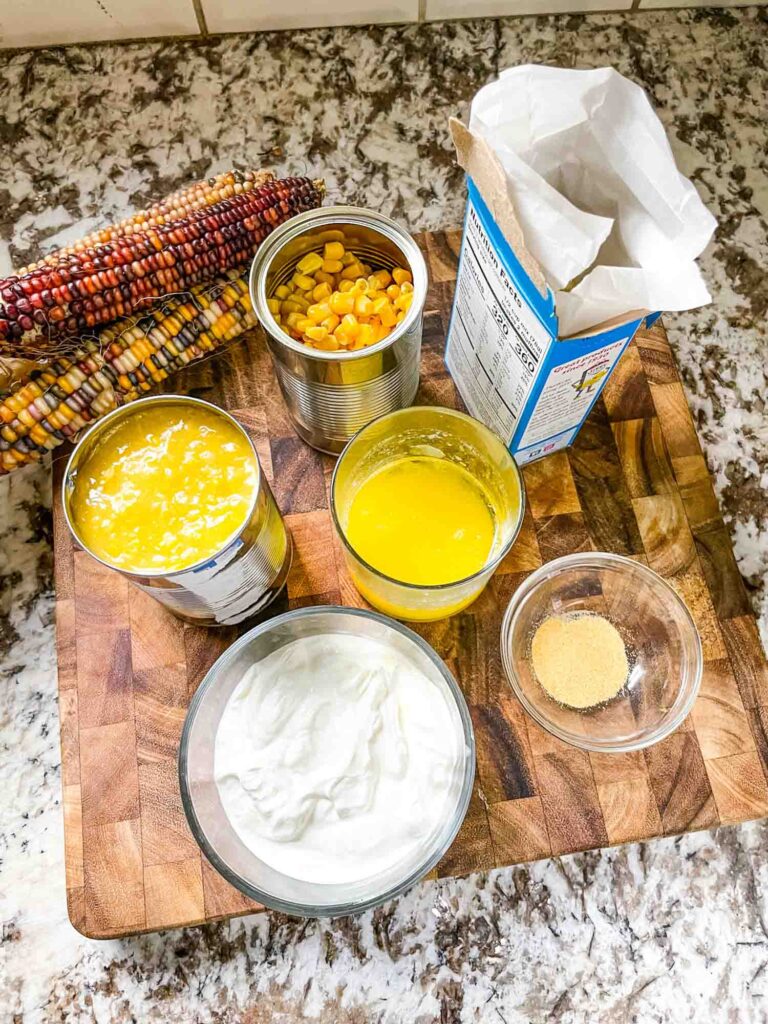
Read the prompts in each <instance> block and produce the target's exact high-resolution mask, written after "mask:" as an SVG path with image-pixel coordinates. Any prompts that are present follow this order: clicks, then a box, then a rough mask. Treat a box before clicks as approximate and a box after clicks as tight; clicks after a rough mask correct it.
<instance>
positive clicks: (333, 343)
mask: <svg viewBox="0 0 768 1024" xmlns="http://www.w3.org/2000/svg"><path fill="white" fill-rule="evenodd" d="M315 348H319V349H320V350H321V351H323V352H338V350H339V349H340V348H341V345H340V344H339V342H338V340H337V339H336V338H334V336H333V335H332V334H329V335H328V337H327V338H321V339H320V340H319V341H316V342H315Z"/></svg>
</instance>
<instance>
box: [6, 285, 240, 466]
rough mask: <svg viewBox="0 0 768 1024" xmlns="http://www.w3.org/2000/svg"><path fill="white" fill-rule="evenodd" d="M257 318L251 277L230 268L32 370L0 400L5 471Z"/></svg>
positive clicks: (218, 345) (53, 445) (135, 395)
mask: <svg viewBox="0 0 768 1024" xmlns="http://www.w3.org/2000/svg"><path fill="white" fill-rule="evenodd" d="M255 323H256V315H255V313H254V312H253V308H252V306H251V301H250V296H249V293H248V284H247V279H246V277H245V275H238V274H237V273H236V272H234V271H232V272H230V273H229V274H227V275H225V276H221V277H219V278H217V279H216V280H215V281H214V282H209V283H207V284H205V285H198V286H197V287H195V288H193V289H192V290H191V292H190V293H189V294H188V295H187V296H186V297H181V298H176V299H173V300H170V301H168V302H166V303H165V304H164V305H163V306H162V307H161V308H158V309H156V310H154V311H153V312H152V313H150V314H147V315H145V316H142V317H138V318H136V319H134V320H123V321H120V322H118V323H116V324H114V325H112V326H110V327H107V328H105V329H104V330H102V331H101V333H100V334H99V337H98V341H97V340H88V341H85V342H84V343H82V344H81V345H80V347H79V348H78V349H77V350H76V351H75V352H73V353H72V354H71V355H67V356H61V357H59V358H56V359H54V360H53V361H52V362H51V363H50V364H49V365H47V366H45V367H42V368H40V369H38V370H35V371H33V373H32V374H30V377H29V379H28V380H27V382H26V383H25V384H24V385H23V386H22V387H20V388H19V389H18V390H16V391H14V392H13V393H12V394H10V395H7V396H6V397H5V399H4V400H3V401H2V402H0V475H4V474H6V473H9V472H10V471H11V470H12V469H14V468H15V467H17V466H21V465H24V464H25V463H28V462H36V461H38V460H39V459H40V458H41V456H42V455H44V454H45V452H47V451H50V450H51V449H53V448H56V447H58V445H60V444H62V443H63V442H64V441H67V440H72V439H74V438H75V436H76V435H77V433H78V432H79V431H80V430H82V429H83V428H84V427H87V426H88V425H89V424H90V423H92V422H93V421H94V420H97V419H99V418H100V417H101V416H104V415H106V413H108V412H110V411H111V410H112V409H114V408H116V407H117V406H118V405H124V404H125V403H126V402H130V401H132V400H133V399H135V398H138V396H139V395H140V394H141V393H142V392H143V391H148V390H149V388H151V387H152V386H153V385H154V384H157V383H159V382H160V381H162V380H165V378H166V377H168V376H169V374H171V373H172V372H173V371H174V370H177V369H180V368H181V367H182V366H186V365H187V364H188V363H191V362H193V361H194V360H196V359H199V358H200V357H201V356H204V355H205V354H208V353H211V352H213V351H215V350H216V349H218V348H221V346H222V345H224V344H225V343H227V342H230V341H233V340H235V339H236V338H237V337H239V336H240V335H241V334H242V333H243V332H244V331H245V330H247V329H248V328H249V327H252V326H254V324H255Z"/></svg>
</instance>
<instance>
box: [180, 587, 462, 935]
mask: <svg viewBox="0 0 768 1024" xmlns="http://www.w3.org/2000/svg"><path fill="white" fill-rule="evenodd" d="M474 772H475V741H474V735H473V731H472V723H471V720H470V717H469V712H468V709H467V705H466V702H465V700H464V697H463V695H462V693H461V690H460V689H459V687H458V684H457V683H456V681H455V679H454V678H453V676H452V675H451V673H450V672H449V671H448V669H447V667H446V666H445V664H444V663H443V662H442V661H441V660H440V658H439V657H438V656H437V654H435V652H434V651H433V650H432V648H431V647H430V646H429V645H428V644H427V643H425V641H424V640H422V639H421V637H419V636H417V634H415V633H413V632H412V631H411V630H409V629H407V628H406V627H405V626H402V625H401V624H400V623H397V622H394V621H392V620H390V619H387V618H385V617H384V616H383V615H379V614H377V613H375V612H369V611H365V610H360V609H352V608H340V607H333V606H317V607H311V608H300V609H296V610H294V611H290V612H287V613H286V614H285V615H280V616H278V617H277V618H274V619H271V620H269V621H268V622H265V623H263V624H261V625H258V626H256V627H255V628H254V629H252V630H250V631H249V632H248V633H246V634H245V635H244V636H242V637H241V638H240V639H239V640H237V641H236V642H235V643H234V644H233V645H232V646H231V647H230V648H228V650H227V651H225V652H224V654H223V655H222V656H221V657H220V658H219V659H218V661H216V663H215V664H214V665H213V667H212V668H211V669H210V671H209V672H208V674H207V675H206V677H205V678H204V680H203V681H202V683H201V684H200V687H199V688H198V690H197V692H196V693H195V695H194V697H193V698H192V702H191V704H190V707H189V710H188V712H187V717H186V720H185V723H184V729H183V732H182V737H181V746H180V751H179V780H180V786H181V796H182V802H183V805H184V810H185V812H186V815H187V819H188V821H189V825H190V828H191V830H192V832H193V834H194V836H195V838H196V840H197V842H198V843H199V845H200V847H201V848H202V850H203V853H204V854H205V856H206V857H207V858H208V860H209V861H210V862H211V864H213V866H214V867H215V868H216V869H217V870H218V871H219V872H220V873H221V874H222V875H223V876H224V878H226V879H227V880H228V881H229V882H231V884H232V885H234V886H235V887H236V888H238V889H239V890H240V891H241V892H243V893H245V894H246V895H247V896H249V897H250V898H251V899H254V900H257V901H258V902H260V903H263V904H264V905H265V906H268V907H271V908H273V909H275V910H281V911H283V912H284V913H288V914H296V915H301V916H306V917H326V916H328V917H331V916H337V915H343V914H350V913H357V912H359V911H362V910H366V909H368V908H370V907H372V906H376V905H377V904H379V903H382V902H384V901H385V900H387V899H390V898H392V897H393V896H397V895H398V894H399V893H401V892H403V891H404V890H405V889H407V888H409V887H410V886H411V885H413V884H414V883H415V882H417V881H418V880H419V879H420V878H422V877H423V876H424V875H426V874H428V873H429V872H430V871H431V870H432V868H434V867H435V865H436V864H437V863H438V861H439V860H440V859H441V858H442V857H443V855H444V854H445V852H446V851H447V849H448V847H449V846H450V845H451V843H452V842H453V839H454V838H455V836H456V833H457V832H458V830H459V828H460V826H461V823H462V821H463V820H464V816H465V814H466V811H467V807H468V805H469V799H470V795H471V792H472V784H473V781H474Z"/></svg>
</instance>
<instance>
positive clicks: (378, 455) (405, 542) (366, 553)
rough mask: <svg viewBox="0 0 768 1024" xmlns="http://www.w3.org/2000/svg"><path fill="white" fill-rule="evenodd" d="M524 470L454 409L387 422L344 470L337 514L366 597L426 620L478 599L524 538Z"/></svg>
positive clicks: (334, 490)
mask: <svg viewBox="0 0 768 1024" xmlns="http://www.w3.org/2000/svg"><path fill="white" fill-rule="evenodd" d="M524 511H525V491H524V487H523V479H522V475H521V473H520V470H519V468H518V466H517V463H516V462H515V460H514V458H513V457H512V455H511V454H510V453H509V451H508V450H507V448H506V447H505V446H504V444H503V443H502V441H501V439H500V438H499V437H498V436H497V435H496V434H494V433H493V431H491V430H489V429H488V428H487V427H486V426H484V425H483V424H482V423H480V422H478V421H477V420H475V419H473V418H472V417H471V416H467V415H465V414H464V413H461V412H457V411H455V410H453V409H445V408H439V407H436V406H414V407H412V408H408V409H401V410H399V411H397V412H393V413H389V414H387V415H385V416H381V417H380V418H379V419H377V420H374V421H373V422H372V423H369V424H368V426H366V427H363V429H362V430H360V431H358V433H357V434H356V435H355V436H354V437H353V438H352V440H351V441H350V442H349V444H348V445H347V446H346V448H345V449H344V451H343V452H342V454H341V457H340V458H339V461H338V462H337V464H336V469H335V471H334V474H333V480H332V482H331V513H332V515H333V521H334V526H335V528H336V532H337V534H338V536H339V538H340V539H341V542H342V545H343V549H344V554H345V558H346V563H347V568H348V570H349V573H350V575H351V577H352V580H353V582H354V584H355V586H356V587H357V589H358V591H359V592H360V594H362V596H363V597H364V598H365V599H366V600H367V601H368V602H369V604H371V605H373V607H374V608H378V609H379V611H382V612H385V613H386V614H387V615H392V616H394V617H395V618H398V619H406V620H410V621H415V622H427V621H431V620H434V619H442V618H445V617H446V616H448V615H455V614H456V613H457V612H460V611H462V610H463V609H464V608H466V607H467V606H468V605H469V604H471V602H472V601H474V600H475V598H477V597H478V596H479V594H480V593H481V591H482V590H483V588H484V587H485V585H486V584H487V582H488V580H489V579H490V578H491V576H492V574H493V572H494V571H495V569H496V568H497V566H498V565H499V563H500V562H501V561H502V559H503V558H504V556H505V555H506V554H507V552H508V551H509V550H510V548H511V547H512V545H513V544H514V542H515V539H516V538H517V534H518V532H519V530H520V525H521V523H522V521H523V514H524Z"/></svg>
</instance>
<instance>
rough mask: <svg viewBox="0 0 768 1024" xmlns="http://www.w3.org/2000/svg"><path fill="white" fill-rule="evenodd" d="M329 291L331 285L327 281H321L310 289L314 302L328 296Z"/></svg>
mask: <svg viewBox="0 0 768 1024" xmlns="http://www.w3.org/2000/svg"><path fill="white" fill-rule="evenodd" d="M331 291H332V289H331V286H330V285H329V284H328V283H327V281H323V282H322V283H321V284H318V285H316V286H315V287H314V288H313V289H312V298H313V299H314V300H315V302H322V300H323V299H327V298H328V297H329V296H330V294H331Z"/></svg>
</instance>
